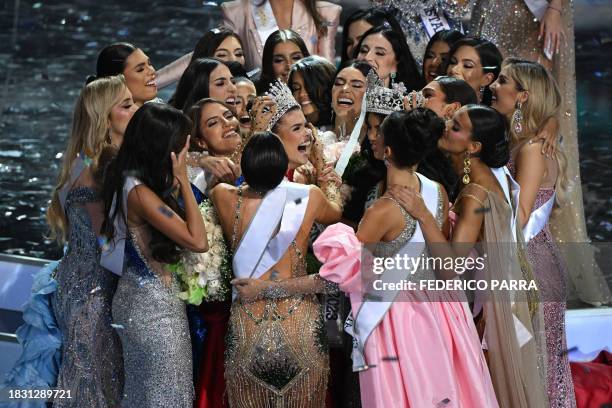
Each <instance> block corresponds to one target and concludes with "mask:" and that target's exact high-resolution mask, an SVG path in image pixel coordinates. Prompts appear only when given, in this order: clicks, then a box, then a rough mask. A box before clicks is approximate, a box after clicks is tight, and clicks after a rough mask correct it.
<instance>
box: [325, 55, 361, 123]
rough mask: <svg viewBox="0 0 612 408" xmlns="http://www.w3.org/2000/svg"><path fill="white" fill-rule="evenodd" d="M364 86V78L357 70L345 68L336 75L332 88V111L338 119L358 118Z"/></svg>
mask: <svg viewBox="0 0 612 408" xmlns="http://www.w3.org/2000/svg"><path fill="white" fill-rule="evenodd" d="M365 85H366V78H365V77H364V76H363V74H362V73H361V71H359V70H358V69H357V68H354V67H347V68H344V69H343V70H342V71H340V72H339V73H338V75H337V76H336V81H335V82H334V86H333V88H332V109H333V110H334V112H335V114H336V117H337V118H338V119H340V120H346V119H347V118H351V119H352V118H355V117H357V116H359V114H360V113H361V102H362V100H363V94H364V93H365Z"/></svg>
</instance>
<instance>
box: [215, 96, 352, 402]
mask: <svg viewBox="0 0 612 408" xmlns="http://www.w3.org/2000/svg"><path fill="white" fill-rule="evenodd" d="M298 109H299V108H298ZM290 160H291V159H290V158H289V157H288V155H287V153H286V147H285V146H284V144H283V142H282V141H281V139H280V138H279V137H278V136H276V135H275V134H274V133H272V132H256V133H254V134H253V135H252V136H251V138H250V139H249V141H248V142H247V144H246V146H245V147H244V150H243V153H242V161H241V166H242V172H243V174H244V177H245V181H246V183H245V184H243V185H241V186H240V187H236V186H233V185H229V184H224V183H221V184H218V185H217V186H216V187H215V188H214V189H213V190H212V191H211V199H212V201H213V203H214V205H215V208H216V209H217V213H218V216H219V221H220V224H221V227H222V229H223V234H224V236H225V238H226V240H227V242H229V243H230V245H231V252H232V258H233V259H232V264H233V265H234V268H233V270H234V274H235V276H236V279H234V280H232V282H231V283H232V285H233V286H234V292H235V294H236V296H235V300H234V301H233V303H232V309H231V317H230V326H229V329H228V334H227V337H226V339H227V341H226V351H225V383H226V386H227V394H226V395H227V397H228V399H229V405H230V406H231V407H236V408H243V407H257V408H259V407H261V408H264V407H269V406H270V405H271V404H273V405H277V406H282V407H291V406H299V407H312V408H315V407H322V406H324V405H325V397H326V390H327V383H328V377H329V354H328V352H327V347H328V346H327V339H326V336H325V335H324V333H325V332H324V327H325V326H324V323H323V316H322V307H321V304H320V302H319V300H318V298H317V295H316V294H318V293H325V294H337V286H336V285H333V284H331V283H330V282H327V281H325V280H324V279H322V278H320V277H319V275H318V274H311V275H309V274H307V271H306V261H305V257H304V255H303V254H305V253H306V251H307V249H308V242H309V236H310V230H311V228H312V226H313V223H314V222H319V223H322V224H330V223H332V222H337V221H338V220H339V219H340V216H341V210H340V208H339V206H338V205H336V204H333V203H331V202H329V201H328V200H327V199H326V198H325V196H324V195H323V192H322V191H321V190H320V189H319V188H318V187H316V186H304V185H300V184H296V183H292V182H289V181H283V179H284V177H285V173H286V171H287V167H288V166H290ZM281 197H283V198H282V199H280V200H279V198H281ZM279 207H280V210H281V213H282V214H285V216H286V217H290V218H291V219H292V220H293V221H292V222H290V223H288V224H287V223H286V222H283V227H282V234H281V235H280V236H279V237H278V238H276V237H274V235H275V234H271V235H270V234H268V231H265V230H269V229H270V227H271V228H272V231H273V230H274V228H275V227H276V223H270V217H271V215H272V214H273V213H276V212H277V211H278V210H279ZM262 223H263V224H262ZM260 243H263V244H264V245H263V246H261V245H260ZM271 244H273V245H275V248H284V249H280V250H278V251H276V252H277V254H272V253H271V252H270V250H268V249H266V248H268V246H269V245H271ZM253 251H257V252H256V253H257V254H261V256H262V257H263V258H264V259H268V261H264V263H262V264H261V265H253V263H252V262H249V261H247V260H246V259H245V257H247V258H248V257H249V256H252V255H253ZM262 251H263V252H262ZM281 251H282V252H281ZM278 252H280V253H278ZM269 257H272V258H269ZM270 311H274V312H272V313H270ZM322 334H323V335H322ZM265 344H275V346H274V347H273V349H272V350H270V349H267V348H266V347H263V348H262V345H265ZM295 353H300V354H301V356H302V357H300V358H295V356H296V354H295ZM253 367H258V368H257V370H256V371H255V372H253Z"/></svg>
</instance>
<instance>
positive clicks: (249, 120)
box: [238, 115, 251, 125]
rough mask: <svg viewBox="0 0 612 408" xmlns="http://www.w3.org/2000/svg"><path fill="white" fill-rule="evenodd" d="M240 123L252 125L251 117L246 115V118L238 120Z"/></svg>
mask: <svg viewBox="0 0 612 408" xmlns="http://www.w3.org/2000/svg"><path fill="white" fill-rule="evenodd" d="M238 121H239V122H240V124H241V125H250V124H251V117H250V116H249V115H245V116H242V117H241V118H240V119H238Z"/></svg>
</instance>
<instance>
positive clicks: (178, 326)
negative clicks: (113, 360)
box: [113, 224, 194, 408]
mask: <svg viewBox="0 0 612 408" xmlns="http://www.w3.org/2000/svg"><path fill="white" fill-rule="evenodd" d="M149 228H150V227H149V226H148V225H146V224H144V225H139V226H136V227H134V226H130V227H129V228H128V229H129V234H128V238H127V240H126V245H125V260H124V268H123V275H122V276H121V278H120V279H119V283H118V285H117V292H116V293H115V297H114V298H113V318H114V321H115V324H117V325H118V326H117V329H118V332H119V336H120V338H121V344H122V346H123V356H124V366H125V389H124V393H123V400H122V402H121V407H122V408H128V407H134V408H136V407H137V408H166V407H173V408H191V407H192V405H193V396H194V389H193V375H192V356H191V340H190V337H189V325H188V323H187V314H186V311H185V304H184V303H183V301H182V300H180V299H179V297H178V293H179V291H180V288H179V285H178V282H177V279H176V277H175V276H174V275H171V282H170V284H169V285H166V284H165V283H164V282H163V281H162V280H161V279H160V276H164V275H167V274H168V273H169V272H165V271H164V265H163V264H161V263H159V262H156V261H155V260H153V258H152V257H151V254H150V251H149V242H150V229H149Z"/></svg>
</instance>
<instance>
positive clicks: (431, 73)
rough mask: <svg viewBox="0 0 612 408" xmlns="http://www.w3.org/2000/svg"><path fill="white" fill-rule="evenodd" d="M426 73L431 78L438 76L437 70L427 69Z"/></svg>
mask: <svg viewBox="0 0 612 408" xmlns="http://www.w3.org/2000/svg"><path fill="white" fill-rule="evenodd" d="M427 75H429V76H430V77H431V78H435V77H437V76H438V71H429V72H428V73H427Z"/></svg>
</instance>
